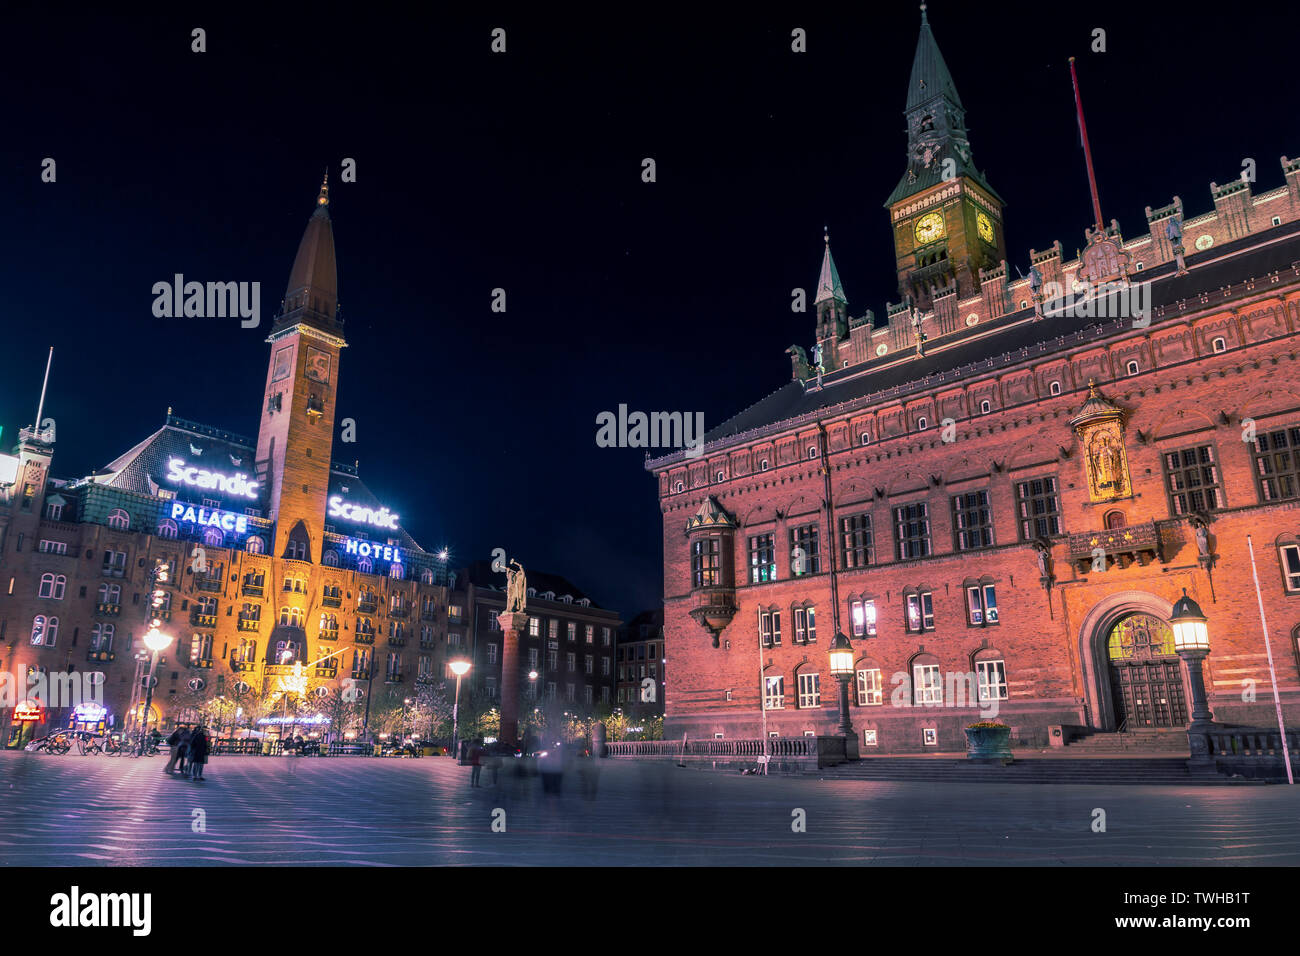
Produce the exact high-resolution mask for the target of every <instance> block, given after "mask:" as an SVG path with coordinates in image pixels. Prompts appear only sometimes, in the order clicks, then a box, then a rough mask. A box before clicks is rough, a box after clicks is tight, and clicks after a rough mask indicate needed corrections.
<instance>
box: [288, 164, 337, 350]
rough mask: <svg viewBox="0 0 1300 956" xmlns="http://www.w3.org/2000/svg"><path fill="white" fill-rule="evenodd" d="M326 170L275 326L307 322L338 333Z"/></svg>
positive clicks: (332, 232) (335, 283)
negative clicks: (282, 308)
mask: <svg viewBox="0 0 1300 956" xmlns="http://www.w3.org/2000/svg"><path fill="white" fill-rule="evenodd" d="M329 203H330V197H329V170H328V169H326V170H325V177H324V179H323V180H322V182H321V186H320V192H319V193H318V194H317V196H316V209H315V211H314V212H313V213H312V214H311V218H310V219H308V220H307V228H306V229H305V230H304V231H303V234H302V241H301V242H299V243H298V254H297V255H296V256H295V257H294V260H293V269H292V270H290V272H289V284H288V286H287V287H286V289H285V293H284V310H283V312H282V314H281V316H280V318H279V320H278V321H277V326H278V327H279V326H285V325H293V324H296V323H298V322H301V321H308V322H311V323H312V324H314V325H317V326H319V327H321V328H324V329H325V330H326V331H331V332H335V333H338V329H337V324H338V301H339V296H338V271H337V269H336V267H335V262H334V227H333V226H332V225H331V224H330V213H329Z"/></svg>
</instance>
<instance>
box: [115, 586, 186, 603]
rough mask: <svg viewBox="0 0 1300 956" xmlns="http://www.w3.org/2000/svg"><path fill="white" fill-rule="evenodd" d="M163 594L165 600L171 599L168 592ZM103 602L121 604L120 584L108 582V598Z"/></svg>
mask: <svg viewBox="0 0 1300 956" xmlns="http://www.w3.org/2000/svg"><path fill="white" fill-rule="evenodd" d="M163 596H164V597H165V598H166V600H167V602H170V601H171V595H170V594H164V595H163ZM104 603H105V604H121V603H122V585H120V584H110V585H109V586H108V599H107V600H106V601H105V602H104Z"/></svg>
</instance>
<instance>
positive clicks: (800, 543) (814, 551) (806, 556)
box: [790, 524, 822, 575]
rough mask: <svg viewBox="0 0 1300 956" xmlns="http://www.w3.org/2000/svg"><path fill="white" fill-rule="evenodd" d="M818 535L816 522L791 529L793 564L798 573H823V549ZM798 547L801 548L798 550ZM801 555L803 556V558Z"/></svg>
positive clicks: (795, 571)
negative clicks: (819, 543)
mask: <svg viewBox="0 0 1300 956" xmlns="http://www.w3.org/2000/svg"><path fill="white" fill-rule="evenodd" d="M817 537H818V536H817V526H816V525H815V524H805V525H800V526H799V527H797V528H791V529H790V555H791V564H792V567H793V569H794V573H795V574H796V575H800V574H820V573H821V569H822V562H821V551H820V548H819V546H818V540H817ZM796 548H798V549H800V550H799V551H796V550H795V549H796ZM799 556H802V560H800V557H799Z"/></svg>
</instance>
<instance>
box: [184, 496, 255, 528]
mask: <svg viewBox="0 0 1300 956" xmlns="http://www.w3.org/2000/svg"><path fill="white" fill-rule="evenodd" d="M172 517H173V518H174V519H176V520H177V521H192V522H194V523H195V524H198V525H204V526H206V527H211V528H220V529H221V530H222V531H233V532H234V533H235V534H247V533H248V515H237V514H235V513H234V512H233V511H220V510H218V509H216V508H196V507H195V506H194V505H187V504H186V503H185V502H183V501H173V502H172Z"/></svg>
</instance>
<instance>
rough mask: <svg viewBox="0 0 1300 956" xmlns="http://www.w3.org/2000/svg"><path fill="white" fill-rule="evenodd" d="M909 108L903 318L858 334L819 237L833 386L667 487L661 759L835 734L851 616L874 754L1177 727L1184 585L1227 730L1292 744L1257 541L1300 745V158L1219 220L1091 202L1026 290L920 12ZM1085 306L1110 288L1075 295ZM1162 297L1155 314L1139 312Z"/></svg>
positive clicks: (761, 412) (862, 321)
mask: <svg viewBox="0 0 1300 956" xmlns="http://www.w3.org/2000/svg"><path fill="white" fill-rule="evenodd" d="M923 9H924V8H923ZM905 113H906V117H907V128H908V134H907V137H908V142H907V165H906V168H905V169H904V171H903V173H902V177H901V179H900V181H899V183H898V185H897V187H896V188H895V189H894V191H893V193H892V194H891V195H890V196H889V197H888V199H887V201H886V206H887V208H888V210H889V222H890V226H891V228H892V230H893V234H894V244H895V251H896V259H897V275H898V284H899V292H900V298H901V302H900V304H898V305H890V306H889V307H888V308H887V313H886V315H885V317H884V320H883V321H882V320H879V319H876V318H875V317H874V316H873V315H872V313H871V312H869V311H868V312H865V313H864V314H860V315H857V316H853V315H850V313H849V311H848V300H847V297H846V294H845V290H844V287H843V286H842V284H841V282H840V278H839V273H838V270H837V268H836V265H835V263H834V262H833V261H832V258H831V252H830V245H829V239H827V242H826V247H825V251H824V259H823V263H822V269H821V274H820V281H819V284H818V289H817V293H816V297H815V302H816V313H817V317H816V343H817V346H818V347H819V350H820V368H819V367H818V362H817V353H816V352H814V355H813V356H812V357H811V360H810V356H808V355H807V353H805V351H804V350H803V349H802V348H799V347H797V346H792V347H791V348H790V350H789V354H790V358H791V364H792V370H793V375H792V380H791V381H790V382H788V383H786V384H785V385H784V386H783V387H781V388H779V389H777V390H776V391H775V392H772V393H771V394H769V395H768V396H767V397H765V398H762V399H761V400H759V401H758V402H757V403H755V404H753V405H751V406H750V407H748V408H746V409H745V410H744V411H741V412H740V413H739V414H737V415H736V416H735V417H733V418H731V419H730V420H728V421H726V422H724V423H723V424H721V425H719V426H718V427H716V428H714V429H713V430H712V431H710V432H709V433H707V435H706V440H705V447H704V449H703V453H702V454H700V455H699V456H698V457H687V456H686V454H685V453H684V452H682V451H678V452H674V453H671V454H668V455H665V456H661V457H659V458H657V459H654V460H651V461H648V462H647V464H646V468H647V470H649V471H650V472H651V473H653V475H654V476H655V478H656V479H657V482H658V494H659V501H660V506H661V510H662V514H663V549H664V555H665V559H664V595H665V609H664V642H665V651H666V656H667V658H668V659H669V661H670V664H671V668H670V670H669V672H668V683H667V687H666V689H665V697H666V718H665V719H666V725H665V737H666V738H669V739H680V738H681V736H682V735H683V734H686V735H689V736H690V737H693V738H696V737H704V738H709V737H724V738H758V737H760V736H761V734H762V727H763V718H764V717H765V719H766V729H767V732H768V733H769V734H780V735H782V736H799V735H802V734H807V733H815V734H834V733H836V732H837V729H836V728H837V726H838V709H839V708H838V694H837V692H836V683H835V680H834V679H833V678H832V677H831V675H830V666H829V658H828V645H829V644H830V642H831V639H832V638H833V637H834V635H835V634H836V624H837V623H838V624H839V630H840V631H842V632H843V633H844V634H846V635H847V636H848V637H849V639H850V641H851V642H852V644H853V649H854V656H855V666H854V674H853V675H852V677H851V679H850V680H851V682H850V684H849V697H850V715H851V720H852V723H853V728H854V731H855V732H856V735H857V738H858V744H859V747H860V749H861V751H862V753H863V755H864V756H865V755H867V754H869V753H873V752H874V753H886V752H900V753H906V752H923V751H925V750H933V751H953V750H964V749H965V740H964V737H963V733H962V729H963V728H964V727H965V726H966V725H968V724H970V723H972V722H973V721H975V720H978V719H979V712H980V710H981V709H984V710H985V712H986V713H987V712H988V711H989V710H991V707H990V706H989V705H990V704H991V703H993V702H996V704H997V709H998V713H997V719H998V720H1000V721H1001V722H1003V723H1006V724H1008V725H1009V726H1011V728H1012V740H1013V742H1016V741H1019V742H1020V743H1021V744H1022V745H1026V746H1045V745H1047V744H1048V743H1049V742H1050V741H1049V735H1050V734H1051V733H1052V728H1053V727H1054V726H1063V727H1068V726H1071V725H1072V726H1074V727H1078V728H1086V729H1090V730H1091V731H1093V732H1094V733H1098V734H1102V733H1113V732H1117V731H1137V730H1143V731H1158V730H1159V729H1160V728H1172V729H1181V728H1185V727H1186V725H1187V724H1188V723H1189V721H1190V711H1191V707H1190V703H1191V690H1190V685H1189V683H1188V676H1187V668H1186V667H1184V666H1182V664H1181V661H1180V659H1179V658H1178V657H1177V656H1176V655H1175V654H1174V648H1173V640H1172V634H1171V630H1170V627H1169V624H1168V619H1169V616H1170V612H1171V606H1172V604H1173V602H1174V601H1175V600H1176V599H1178V598H1179V597H1181V596H1182V594H1183V590H1184V589H1186V592H1187V594H1188V595H1189V596H1190V597H1192V598H1193V599H1194V600H1195V601H1196V602H1198V603H1199V604H1200V606H1201V607H1202V609H1203V610H1204V612H1205V614H1206V616H1207V618H1208V631H1209V635H1210V643H1211V650H1210V653H1209V656H1208V658H1207V660H1206V661H1205V683H1206V688H1207V691H1208V694H1209V703H1210V706H1211V708H1212V710H1213V712H1214V717H1215V720H1216V721H1218V722H1223V723H1234V724H1244V725H1250V726H1258V727H1268V726H1274V727H1275V726H1276V716H1275V707H1274V701H1273V685H1272V682H1271V681H1270V674H1269V668H1268V660H1267V651H1266V647H1265V639H1264V630H1263V626H1262V625H1261V614H1260V606H1259V602H1258V601H1257V598H1256V588H1255V583H1254V576H1253V574H1252V562H1251V555H1250V552H1249V550H1248V547H1247V535H1250V536H1251V540H1252V543H1253V549H1254V562H1255V566H1256V567H1257V570H1258V579H1259V586H1260V593H1261V595H1262V603H1263V609H1264V611H1265V616H1266V619H1267V625H1268V634H1269V638H1270V641H1271V649H1272V654H1273V658H1274V663H1275V666H1276V674H1277V684H1278V688H1277V689H1278V691H1279V693H1280V696H1281V699H1282V704H1283V709H1284V711H1285V713H1286V715H1287V717H1288V719H1289V721H1293V722H1294V721H1298V720H1300V648H1298V646H1297V637H1298V636H1300V447H1298V446H1300V364H1297V354H1296V353H1297V347H1298V346H1300V161H1297V160H1289V159H1287V158H1285V157H1283V158H1282V170H1281V171H1282V179H1283V185H1282V186H1281V187H1279V188H1275V189H1271V190H1269V191H1267V192H1262V193H1260V194H1258V195H1256V194H1255V193H1254V191H1253V189H1252V184H1251V183H1250V182H1248V181H1246V180H1244V179H1234V180H1233V181H1231V182H1230V183H1228V184H1227V185H1217V184H1213V183H1212V184H1211V186H1210V193H1211V199H1212V201H1213V208H1212V209H1208V210H1207V211H1204V212H1200V213H1197V214H1195V215H1191V216H1187V217H1185V216H1184V212H1183V205H1182V202H1181V200H1179V199H1178V198H1177V197H1175V198H1174V201H1173V203H1171V204H1169V205H1166V206H1163V207H1161V208H1156V209H1152V208H1148V209H1147V210H1146V221H1147V229H1146V231H1145V232H1143V233H1141V234H1138V235H1132V236H1129V237H1124V236H1122V235H1121V233H1120V230H1119V226H1118V224H1117V223H1116V222H1115V221H1113V220H1112V221H1111V224H1110V225H1109V226H1103V225H1102V224H1101V222H1100V218H1101V217H1100V209H1099V208H1097V210H1096V211H1097V214H1098V215H1097V218H1098V220H1099V222H1098V224H1097V225H1096V226H1094V228H1092V229H1090V230H1087V231H1086V234H1085V240H1086V246H1085V249H1084V251H1083V252H1082V253H1080V255H1079V257H1078V258H1076V259H1073V260H1067V259H1066V258H1065V256H1064V255H1063V248H1062V244H1061V243H1060V242H1059V241H1058V242H1056V243H1055V244H1054V245H1053V246H1052V247H1051V248H1049V249H1046V250H1039V251H1034V250H1031V252H1030V262H1031V265H1032V267H1033V271H1032V272H1031V274H1030V276H1029V277H1027V278H1015V277H1013V275H1012V274H1010V273H1009V271H1008V266H1007V251H1006V241H1005V238H1004V233H1003V225H1004V223H1003V216H1002V206H1003V203H1002V201H1001V199H1000V198H999V196H998V194H997V192H995V191H994V189H993V187H992V186H991V185H990V183H989V181H988V180H987V179H986V178H985V175H984V173H983V172H981V171H979V170H977V169H976V167H975V165H974V163H973V161H972V155H971V146H970V143H969V141H968V139H967V135H966V129H965V118H964V117H965V109H964V107H963V105H962V102H961V99H960V98H959V96H958V94H957V89H956V86H955V85H954V83H953V79H952V77H951V75H950V73H949V71H948V69H947V67H946V65H945V63H944V60H943V57H942V56H941V54H940V52H939V48H938V46H937V44H936V42H935V39H934V35H933V33H932V31H931V27H930V25H929V24H928V22H926V20H925V14H924V13H923V14H922V24H921V31H920V39H919V42H918V46H917V50H916V55H915V58H914V62H913V67H912V73H911V77H910V80H909V85H908V89H907V97H906V104H905ZM1152 121H1153V122H1159V118H1158V117H1156V118H1155V119H1153V120H1152ZM945 172H947V174H948V175H947V176H945V175H944V173H945ZM1183 242H1186V248H1184V247H1183V245H1182V243H1183ZM1085 282H1086V283H1087V285H1088V286H1089V287H1092V288H1093V289H1094V290H1095V289H1096V287H1097V286H1098V285H1099V284H1103V283H1112V284H1113V285H1111V286H1109V287H1106V286H1103V287H1102V290H1101V294H1093V295H1091V296H1088V295H1084V294H1081V295H1079V296H1078V297H1075V296H1074V295H1072V293H1073V292H1074V291H1076V290H1077V291H1079V292H1080V293H1084V292H1086V290H1085V287H1084V286H1083V285H1082V283H1085ZM1143 283H1149V287H1147V289H1145V290H1141V291H1145V292H1149V294H1150V300H1149V303H1148V305H1149V312H1148V313H1147V316H1146V320H1145V321H1144V320H1143V319H1142V317H1140V316H1133V315H1128V314H1125V313H1124V304H1125V303H1126V302H1132V301H1133V300H1134V299H1136V298H1137V296H1136V293H1138V291H1139V290H1140V287H1141V285H1142V284H1143ZM1054 288H1055V289H1058V290H1062V294H1061V295H1057V296H1056V297H1055V300H1047V301H1044V300H1045V297H1046V294H1047V292H1048V290H1049V289H1054ZM1108 290H1109V291H1108ZM1102 306H1105V307H1107V309H1108V311H1106V312H1102V310H1101V307H1102ZM792 331H794V332H795V333H797V334H802V332H803V331H804V330H801V329H795V330H792ZM918 331H919V333H920V336H918ZM828 488H829V495H828V494H827V489H828ZM828 497H829V501H828V500H827V499H828ZM828 505H829V507H828ZM833 578H834V582H833V581H832V579H833ZM835 593H838V598H839V600H838V605H839V606H838V607H835V606H834V604H833V603H832V602H833V598H832V595H833V594H835ZM837 612H838V613H837ZM952 675H960V676H962V679H961V680H960V681H952V680H949V677H950V676H952ZM958 687H962V688H973V689H974V690H975V693H974V694H972V695H970V697H967V698H966V699H964V700H953V699H950V698H951V697H952V696H955V695H954V694H952V690H953V689H954V688H958ZM946 693H947V694H949V695H950V696H949V698H945V694H946ZM764 712H765V713H764ZM1173 732H1174V731H1173V730H1171V733H1173ZM1179 732H1181V731H1179ZM1067 736H1068V735H1067ZM1183 739H1184V741H1185V740H1186V738H1183Z"/></svg>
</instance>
